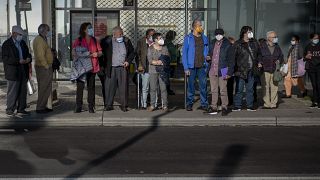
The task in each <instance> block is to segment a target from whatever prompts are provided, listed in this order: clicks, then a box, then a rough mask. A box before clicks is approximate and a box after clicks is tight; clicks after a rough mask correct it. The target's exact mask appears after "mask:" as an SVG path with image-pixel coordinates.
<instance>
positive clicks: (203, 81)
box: [187, 67, 209, 107]
mask: <svg viewBox="0 0 320 180" xmlns="http://www.w3.org/2000/svg"><path fill="white" fill-rule="evenodd" d="M189 71H190V76H189V77H188V90H187V91H188V92H187V106H192V105H193V102H194V94H195V84H194V83H195V80H196V77H197V76H198V80H199V89H200V103H201V106H202V107H208V104H209V103H208V95H207V72H206V69H205V68H204V67H202V68H193V69H189Z"/></svg>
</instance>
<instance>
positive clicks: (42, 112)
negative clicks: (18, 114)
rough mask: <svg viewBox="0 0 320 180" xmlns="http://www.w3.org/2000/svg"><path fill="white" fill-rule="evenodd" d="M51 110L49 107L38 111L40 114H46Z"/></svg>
mask: <svg viewBox="0 0 320 180" xmlns="http://www.w3.org/2000/svg"><path fill="white" fill-rule="evenodd" d="M49 112H51V111H50V110H48V109H41V110H36V113H38V114H46V113H49Z"/></svg>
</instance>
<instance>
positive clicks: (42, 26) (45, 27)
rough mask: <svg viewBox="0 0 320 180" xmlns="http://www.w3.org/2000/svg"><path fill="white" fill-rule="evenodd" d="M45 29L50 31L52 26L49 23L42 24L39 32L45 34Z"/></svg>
mask: <svg viewBox="0 0 320 180" xmlns="http://www.w3.org/2000/svg"><path fill="white" fill-rule="evenodd" d="M45 31H50V27H49V25H48V24H40V26H39V27H38V33H39V34H43V33H44V32H45Z"/></svg>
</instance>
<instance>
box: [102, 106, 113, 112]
mask: <svg viewBox="0 0 320 180" xmlns="http://www.w3.org/2000/svg"><path fill="white" fill-rule="evenodd" d="M112 110H113V106H106V107H105V108H104V111H112Z"/></svg>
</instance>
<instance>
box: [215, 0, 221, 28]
mask: <svg viewBox="0 0 320 180" xmlns="http://www.w3.org/2000/svg"><path fill="white" fill-rule="evenodd" d="M216 27H217V28H220V0H217V25H216Z"/></svg>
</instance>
